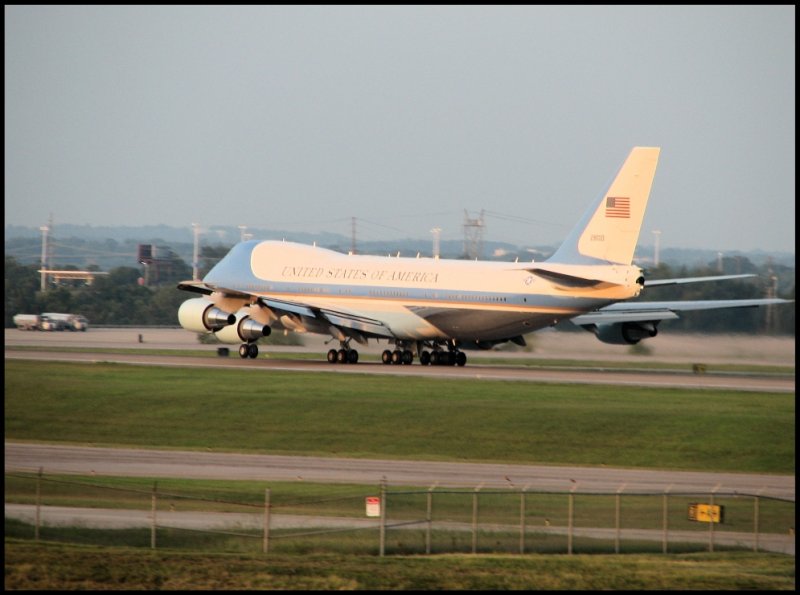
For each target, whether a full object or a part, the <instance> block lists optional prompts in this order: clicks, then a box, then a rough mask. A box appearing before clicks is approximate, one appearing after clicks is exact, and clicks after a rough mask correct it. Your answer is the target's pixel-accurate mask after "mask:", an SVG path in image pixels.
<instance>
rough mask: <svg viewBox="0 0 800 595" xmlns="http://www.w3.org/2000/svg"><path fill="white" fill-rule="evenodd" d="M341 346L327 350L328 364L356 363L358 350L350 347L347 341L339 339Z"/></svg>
mask: <svg viewBox="0 0 800 595" xmlns="http://www.w3.org/2000/svg"><path fill="white" fill-rule="evenodd" d="M340 343H341V345H342V346H341V348H339V349H330V350H328V363H329V364H357V363H358V351H356V350H355V349H351V347H350V345H349V342H346V341H341V342H340Z"/></svg>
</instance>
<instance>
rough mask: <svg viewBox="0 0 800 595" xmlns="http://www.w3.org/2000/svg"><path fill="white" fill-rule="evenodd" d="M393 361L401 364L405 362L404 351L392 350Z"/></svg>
mask: <svg viewBox="0 0 800 595" xmlns="http://www.w3.org/2000/svg"><path fill="white" fill-rule="evenodd" d="M392 363H393V364H401V363H403V352H402V351H400V350H399V349H395V350H394V351H392Z"/></svg>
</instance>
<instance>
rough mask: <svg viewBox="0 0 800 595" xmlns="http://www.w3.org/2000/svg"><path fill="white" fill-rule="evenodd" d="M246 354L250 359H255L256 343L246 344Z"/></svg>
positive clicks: (256, 352) (256, 353) (256, 354)
mask: <svg viewBox="0 0 800 595" xmlns="http://www.w3.org/2000/svg"><path fill="white" fill-rule="evenodd" d="M247 356H248V357H249V358H250V359H256V358H257V357H258V345H256V344H255V343H250V345H248V346H247Z"/></svg>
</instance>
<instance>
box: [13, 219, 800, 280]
mask: <svg viewBox="0 0 800 595" xmlns="http://www.w3.org/2000/svg"><path fill="white" fill-rule="evenodd" d="M247 232H248V234H250V235H251V236H252V237H253V238H256V239H264V240H281V239H283V240H287V241H293V242H301V243H306V244H312V243H316V245H318V246H323V247H326V248H331V249H333V250H338V251H340V252H348V251H349V250H350V249H351V238H349V237H347V236H344V235H341V234H336V233H329V232H319V233H303V232H296V231H295V232H287V231H281V230H269V229H259V228H250V227H248V228H247ZM240 238H241V230H240V229H239V228H238V227H233V226H230V227H226V226H212V227H211V228H209V229H207V230H204V232H203V233H202V234H201V235H200V245H201V246H232V245H233V244H235V243H236V242H238V241H239V239H240ZM49 240H50V242H51V248H52V257H53V260H52V262H53V266H54V267H56V268H61V267H65V266H67V265H71V266H75V267H77V268H79V269H84V268H87V267H89V266H90V265H94V266H96V267H98V268H99V269H100V270H104V271H105V270H110V269H112V268H115V267H119V266H131V267H137V266H139V264H138V262H137V261H136V256H137V246H138V244H153V245H155V246H157V249H158V247H161V248H162V249H165V250H171V251H172V252H174V253H175V254H177V255H178V256H179V257H180V258H181V259H183V260H184V261H185V262H186V263H191V261H192V254H193V250H194V237H193V232H192V229H191V228H189V227H170V226H168V225H147V226H139V227H135V226H91V225H70V224H62V225H58V226H57V227H56V228H55V229H54V232H53V234H52V235H51V236H50V238H49ZM556 248H557V246H556V245H543V246H516V245H513V244H509V243H507V242H496V241H490V240H485V241H484V249H483V254H482V256H481V258H483V259H486V260H502V261H507V262H513V261H514V260H515V259H519V260H520V261H528V262H529V261H530V260H532V259H535V260H537V261H540V260H544V259H545V258H547V257H548V256H550V254H552V253H553V252H554V251H555V249H556ZM356 250H357V252H358V253H360V254H391V255H395V254H397V252H398V251H399V252H400V254H401V256H414V255H416V254H417V253H419V254H420V255H421V256H431V251H432V243H431V239H430V238H425V239H420V238H405V239H393V240H379V241H364V242H359V243H358V244H357V245H356ZM41 253H42V233H41V231H39V229H38V228H37V227H23V226H17V225H6V227H5V254H6V256H13V257H15V258H16V259H17V261H18V262H20V263H21V264H38V263H39V261H40V259H41ZM440 253H441V256H442V257H443V258H462V257H464V245H463V242H461V241H454V240H449V241H447V240H442V242H441V244H440ZM653 256H654V255H653V247H652V246H640V247H639V248H638V249H637V252H636V261H637V263H638V264H639V265H640V266H642V267H647V266H649V265H652V263H653ZM737 256H741V257H744V258H747V259H749V260H750V261H751V262H752V263H753V264H755V265H757V266H761V265H764V264H766V263H768V262H771V263H773V264H775V265H783V266H787V267H791V268H794V264H795V255H794V253H788V252H768V251H760V250H759V251H750V252H744V251H733V252H725V253H724V257H725V258H736V257H737ZM719 257H720V253H719V252H718V251H716V250H697V249H682V248H662V249H661V250H660V252H659V260H660V261H661V262H662V263H666V264H669V265H670V266H687V267H693V266H705V265H708V264H709V263H712V262H715V261H716V260H717V259H718V258H719Z"/></svg>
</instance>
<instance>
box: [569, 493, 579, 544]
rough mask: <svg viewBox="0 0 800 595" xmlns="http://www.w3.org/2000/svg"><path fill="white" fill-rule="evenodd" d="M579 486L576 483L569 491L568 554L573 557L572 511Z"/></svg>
mask: <svg viewBox="0 0 800 595" xmlns="http://www.w3.org/2000/svg"><path fill="white" fill-rule="evenodd" d="M577 487H578V484H577V483H575V484H574V485H573V486H572V488H571V489H570V490H569V496H568V498H569V509H568V511H567V554H569V555H570V556H571V555H572V509H573V508H574V500H575V489H576V488H577Z"/></svg>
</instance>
